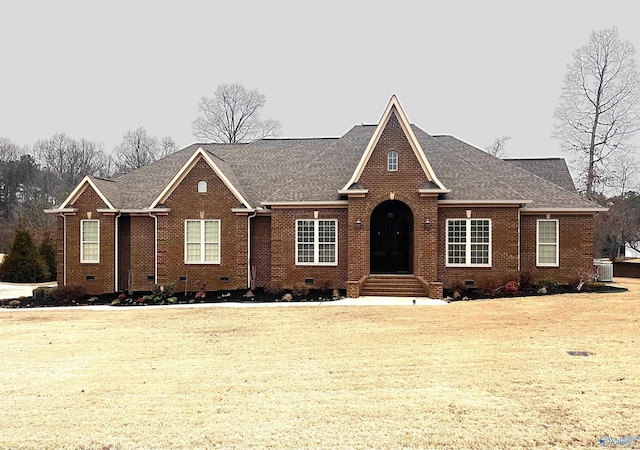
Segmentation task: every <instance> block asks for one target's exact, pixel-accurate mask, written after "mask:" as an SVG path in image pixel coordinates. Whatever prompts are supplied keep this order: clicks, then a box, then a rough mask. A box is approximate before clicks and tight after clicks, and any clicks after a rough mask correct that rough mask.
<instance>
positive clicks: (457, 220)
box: [444, 217, 493, 267]
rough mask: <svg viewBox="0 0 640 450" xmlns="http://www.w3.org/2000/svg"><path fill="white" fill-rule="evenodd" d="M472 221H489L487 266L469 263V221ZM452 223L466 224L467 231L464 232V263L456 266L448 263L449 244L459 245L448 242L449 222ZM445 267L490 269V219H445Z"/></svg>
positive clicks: (491, 229) (491, 238)
mask: <svg viewBox="0 0 640 450" xmlns="http://www.w3.org/2000/svg"><path fill="white" fill-rule="evenodd" d="M472 220H486V221H489V255H488V256H489V263H488V264H472V263H471V221H472ZM452 221H456V222H465V223H466V227H467V231H466V236H467V242H465V244H464V245H465V258H464V259H465V261H466V262H465V263H464V264H457V263H450V262H449V244H460V243H459V242H449V222H452ZM444 232H445V249H446V252H445V267H491V262H492V254H493V251H492V250H493V223H492V222H491V219H487V218H482V217H474V218H471V219H465V218H462V217H461V218H451V219H447V223H446V225H445V231H444Z"/></svg>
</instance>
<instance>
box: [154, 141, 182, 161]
mask: <svg viewBox="0 0 640 450" xmlns="http://www.w3.org/2000/svg"><path fill="white" fill-rule="evenodd" d="M176 150H178V146H177V145H176V142H175V141H174V140H173V139H172V138H171V137H169V136H166V137H163V138H162V139H161V140H160V150H159V153H158V156H159V157H160V158H164V157H165V156H168V155H170V154H172V153H175V152H176Z"/></svg>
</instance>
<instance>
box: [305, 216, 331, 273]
mask: <svg viewBox="0 0 640 450" xmlns="http://www.w3.org/2000/svg"><path fill="white" fill-rule="evenodd" d="M337 238H338V221H337V220H334V219H329V220H327V219H299V220H296V264H297V265H309V266H313V265H316V266H335V265H337V264H338V239H337Z"/></svg>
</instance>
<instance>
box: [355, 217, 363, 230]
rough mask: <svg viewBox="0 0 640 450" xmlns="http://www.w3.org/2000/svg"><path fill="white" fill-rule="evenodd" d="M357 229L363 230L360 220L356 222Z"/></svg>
mask: <svg viewBox="0 0 640 450" xmlns="http://www.w3.org/2000/svg"><path fill="white" fill-rule="evenodd" d="M356 229H357V230H360V229H362V221H361V220H360V219H358V220H356Z"/></svg>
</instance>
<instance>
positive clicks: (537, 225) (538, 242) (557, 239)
mask: <svg viewBox="0 0 640 450" xmlns="http://www.w3.org/2000/svg"><path fill="white" fill-rule="evenodd" d="M540 222H555V224H556V242H555V244H550V243H541V242H540ZM540 245H555V246H556V261H555V262H554V263H542V262H540ZM536 266H538V267H559V266H560V223H559V222H558V219H538V220H537V221H536Z"/></svg>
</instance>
